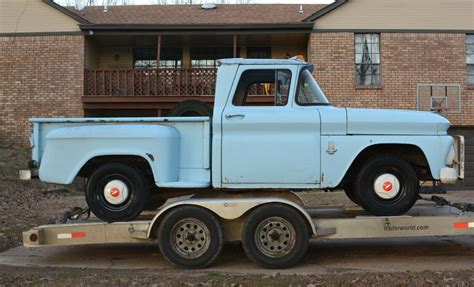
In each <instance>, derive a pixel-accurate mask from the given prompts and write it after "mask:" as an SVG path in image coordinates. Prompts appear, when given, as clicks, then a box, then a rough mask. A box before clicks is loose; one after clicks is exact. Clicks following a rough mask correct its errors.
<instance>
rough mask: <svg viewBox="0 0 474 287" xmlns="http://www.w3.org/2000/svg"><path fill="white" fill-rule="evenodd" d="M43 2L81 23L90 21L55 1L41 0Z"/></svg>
mask: <svg viewBox="0 0 474 287" xmlns="http://www.w3.org/2000/svg"><path fill="white" fill-rule="evenodd" d="M43 3H45V4H46V5H49V6H51V7H53V8H54V9H56V10H58V11H59V12H61V13H63V14H65V15H66V16H68V17H70V18H72V19H74V20H76V21H77V22H79V23H81V24H88V23H90V22H89V21H87V20H86V19H85V18H83V17H81V16H79V15H78V14H76V13H74V12H72V11H71V10H69V9H67V8H65V7H63V6H61V5H59V4H57V3H55V2H54V1H52V0H43Z"/></svg>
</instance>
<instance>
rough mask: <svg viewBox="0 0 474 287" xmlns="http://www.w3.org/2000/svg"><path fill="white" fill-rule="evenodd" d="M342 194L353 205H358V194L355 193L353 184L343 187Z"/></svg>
mask: <svg viewBox="0 0 474 287" xmlns="http://www.w3.org/2000/svg"><path fill="white" fill-rule="evenodd" d="M343 189H344V192H345V193H346V196H347V197H348V198H349V199H350V200H351V201H352V202H354V203H355V204H357V205H360V198H359V196H358V194H357V193H356V192H355V189H354V184H353V183H348V184H346V185H344V187H343Z"/></svg>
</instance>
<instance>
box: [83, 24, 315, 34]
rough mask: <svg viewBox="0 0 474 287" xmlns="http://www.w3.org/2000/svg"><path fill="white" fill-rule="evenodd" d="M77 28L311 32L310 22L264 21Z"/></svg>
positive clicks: (98, 30)
mask: <svg viewBox="0 0 474 287" xmlns="http://www.w3.org/2000/svg"><path fill="white" fill-rule="evenodd" d="M79 28H80V29H81V30H83V31H85V32H87V31H88V32H89V34H91V33H92V34H94V33H96V32H99V33H101V32H102V33H124V32H132V33H133V32H135V33H140V32H148V33H149V32H157V33H158V32H175V33H176V32H212V31H213V32H229V31H234V32H246V31H248V32H255V31H260V32H285V31H292V32H308V33H309V32H311V30H312V29H313V23H312V22H297V23H264V24H208V25H206V24H198V25H192V24H179V25H157V24H80V25H79Z"/></svg>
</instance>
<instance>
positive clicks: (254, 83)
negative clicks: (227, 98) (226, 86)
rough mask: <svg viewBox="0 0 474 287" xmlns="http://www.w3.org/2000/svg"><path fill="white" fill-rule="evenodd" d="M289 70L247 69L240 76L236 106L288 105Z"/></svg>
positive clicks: (235, 98) (234, 99) (234, 103)
mask: <svg viewBox="0 0 474 287" xmlns="http://www.w3.org/2000/svg"><path fill="white" fill-rule="evenodd" d="M290 82H291V72H290V71H289V70H274V69H273V70H270V69H269V70H247V71H245V72H243V73H242V76H241V77H240V81H239V84H238V86H237V90H236V91H235V95H234V98H233V100H232V104H233V105H234V106H286V104H287V103H288V94H289V92H290Z"/></svg>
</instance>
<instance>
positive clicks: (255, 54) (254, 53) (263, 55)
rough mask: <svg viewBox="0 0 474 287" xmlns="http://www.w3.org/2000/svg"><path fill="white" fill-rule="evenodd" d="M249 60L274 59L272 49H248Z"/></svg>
mask: <svg viewBox="0 0 474 287" xmlns="http://www.w3.org/2000/svg"><path fill="white" fill-rule="evenodd" d="M247 58H249V59H271V58H272V48H269V47H252V48H247Z"/></svg>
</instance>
